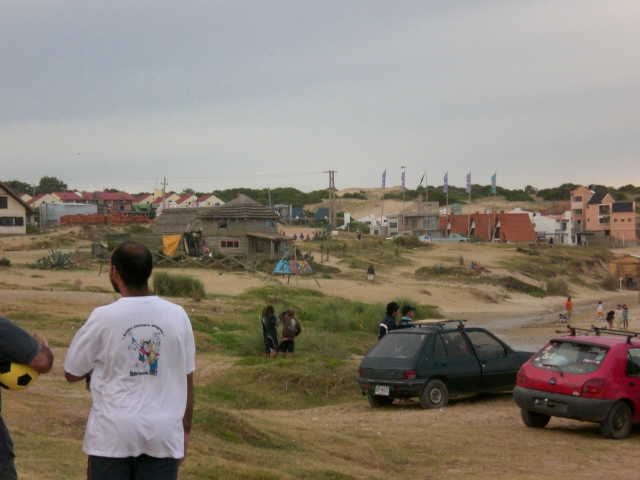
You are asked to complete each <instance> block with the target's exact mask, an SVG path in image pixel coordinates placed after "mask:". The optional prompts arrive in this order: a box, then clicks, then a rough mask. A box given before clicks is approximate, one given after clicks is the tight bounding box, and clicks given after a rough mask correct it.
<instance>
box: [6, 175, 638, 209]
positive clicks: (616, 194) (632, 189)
mask: <svg viewBox="0 0 640 480" xmlns="http://www.w3.org/2000/svg"><path fill="white" fill-rule="evenodd" d="M4 184H5V185H6V186H8V187H9V188H10V189H11V190H13V191H14V192H16V193H28V194H29V195H33V193H34V190H35V194H36V195H39V194H41V193H52V192H62V191H65V190H72V189H70V188H69V187H68V185H67V184H66V183H65V182H64V181H62V180H60V179H58V178H56V177H49V176H44V177H42V178H40V181H39V182H38V184H37V185H35V186H34V185H31V184H29V183H26V182H22V181H20V180H9V181H6V182H4ZM34 187H35V188H34ZM578 187H579V185H577V184H574V183H563V184H562V185H560V186H558V187H554V188H545V189H540V190H538V189H537V188H535V187H533V186H532V185H526V186H525V187H524V188H523V189H512V190H510V189H508V188H503V187H500V186H497V187H496V195H499V196H501V197H504V198H505V199H506V200H508V201H512V202H534V201H536V200H546V201H563V200H564V201H567V200H569V197H570V195H571V192H572V191H573V190H575V189H576V188H578ZM588 187H589V188H590V189H591V190H593V191H595V192H596V194H602V195H606V194H607V193H610V194H611V196H612V197H613V198H614V199H615V200H616V201H625V200H633V199H635V198H636V197H637V196H639V195H640V187H636V186H634V185H631V184H629V185H624V186H622V187H619V188H615V187H608V186H605V185H589V186H588ZM102 191H103V192H119V191H121V190H118V189H116V188H104V189H103V190H102ZM143 193H148V192H139V193H135V194H133V195H134V196H139V195H142V194H143ZM209 193H211V194H213V195H215V196H216V197H218V198H219V199H221V200H223V201H225V202H228V201H230V200H233V199H234V198H236V197H237V196H238V195H239V194H244V195H246V196H248V197H249V198H252V199H253V200H255V201H256V202H258V203H261V204H262V205H269V203H271V205H278V204H284V205H293V206H303V205H311V204H314V203H320V202H322V201H323V200H324V199H327V198H329V191H328V189H323V190H313V191H311V192H302V191H300V190H298V189H296V188H293V187H284V188H273V189H268V188H258V189H256V188H229V189H225V190H214V191H212V192H198V191H196V190H194V189H191V188H185V189H184V190H183V191H182V192H180V194H181V195H187V194H190V195H196V196H198V197H201V196H203V195H206V194H209ZM425 194H426V196H427V197H428V200H429V201H430V202H438V203H440V204H441V205H444V204H445V203H446V202H447V194H445V193H444V192H443V188H442V186H433V185H429V186H427V187H426V188H425V187H423V186H420V187H418V188H416V189H414V190H411V189H406V190H405V192H404V193H402V192H398V191H395V190H394V191H392V192H386V193H385V194H384V197H385V198H386V199H397V200H402V199H403V198H404V199H406V200H410V201H413V200H417V199H418V197H422V198H425ZM492 195H493V193H492V192H491V185H478V184H473V185H471V200H472V201H473V200H478V199H481V198H485V197H489V196H492ZM342 198H352V199H362V200H364V199H366V198H367V196H366V192H365V191H360V192H355V193H345V194H344V195H342ZM448 201H449V204H452V203H467V202H468V201H469V194H468V193H467V192H466V189H465V187H455V186H452V185H449V196H448Z"/></svg>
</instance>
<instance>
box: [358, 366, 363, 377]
mask: <svg viewBox="0 0 640 480" xmlns="http://www.w3.org/2000/svg"><path fill="white" fill-rule="evenodd" d="M358 376H359V377H361V376H362V369H361V368H359V369H358Z"/></svg>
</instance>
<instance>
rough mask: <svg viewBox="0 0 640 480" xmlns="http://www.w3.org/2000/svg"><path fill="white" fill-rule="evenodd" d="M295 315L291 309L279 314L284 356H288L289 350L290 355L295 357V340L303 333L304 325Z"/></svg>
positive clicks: (281, 345) (281, 344) (281, 347)
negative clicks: (301, 324)
mask: <svg viewBox="0 0 640 480" xmlns="http://www.w3.org/2000/svg"><path fill="white" fill-rule="evenodd" d="M295 315H296V314H295V312H294V311H293V310H291V309H289V310H285V311H284V312H282V313H281V314H280V315H279V319H280V323H282V341H281V342H280V351H281V352H282V358H287V352H289V357H293V349H294V344H293V342H294V340H295V339H296V337H297V336H298V335H300V333H302V327H301V326H300V322H299V321H298V320H297V319H296V318H295Z"/></svg>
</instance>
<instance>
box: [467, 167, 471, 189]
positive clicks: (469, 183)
mask: <svg viewBox="0 0 640 480" xmlns="http://www.w3.org/2000/svg"><path fill="white" fill-rule="evenodd" d="M467 193H471V172H469V173H468V174H467Z"/></svg>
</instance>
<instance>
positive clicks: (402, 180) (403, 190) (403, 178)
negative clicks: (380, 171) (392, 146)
mask: <svg viewBox="0 0 640 480" xmlns="http://www.w3.org/2000/svg"><path fill="white" fill-rule="evenodd" d="M401 178H402V191H403V192H404V172H402V177H401Z"/></svg>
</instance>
